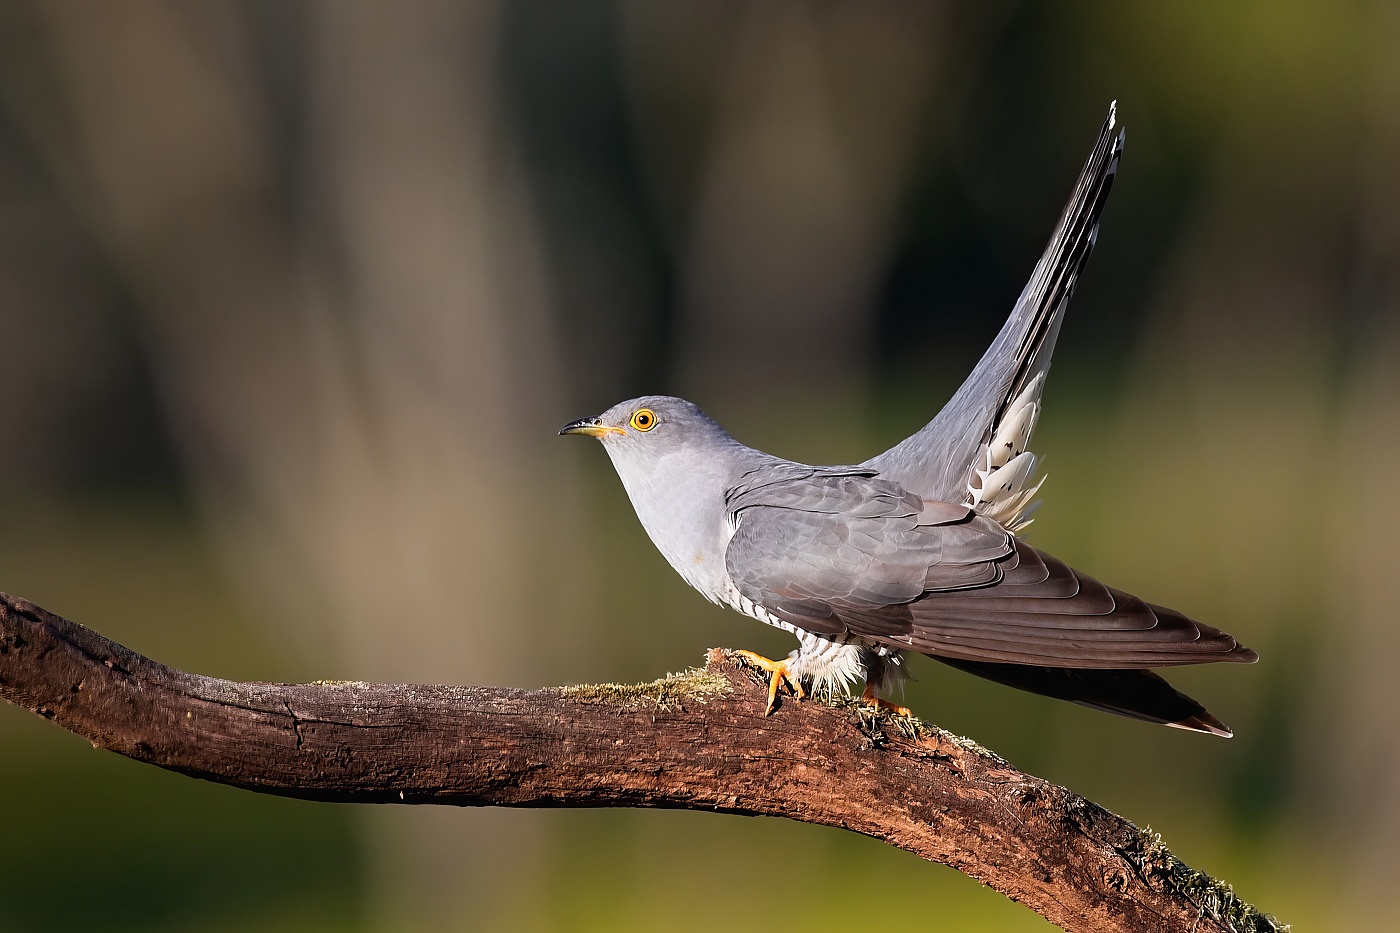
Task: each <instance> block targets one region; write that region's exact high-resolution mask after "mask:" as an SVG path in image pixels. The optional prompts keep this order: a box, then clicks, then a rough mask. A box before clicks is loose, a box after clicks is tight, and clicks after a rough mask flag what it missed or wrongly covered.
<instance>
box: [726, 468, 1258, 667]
mask: <svg viewBox="0 0 1400 933" xmlns="http://www.w3.org/2000/svg"><path fill="white" fill-rule="evenodd" d="M807 469H809V470H811V473H810V475H806V476H802V477H800V478H789V479H787V480H784V481H782V482H777V483H768V484H766V485H764V486H762V487H760V488H757V489H751V490H746V491H741V492H739V493H738V494H731V496H730V498H729V509H730V520H731V522H732V523H733V525H734V527H735V531H734V535H733V538H732V539H731V541H730V543H729V547H728V551H727V553H726V567H727V570H728V572H729V575H730V577H731V579H732V580H733V582H734V584H735V587H736V588H737V589H738V591H739V593H740V594H741V595H743V596H744V597H746V598H748V599H750V600H752V601H753V602H755V603H756V604H758V605H759V606H762V607H763V608H764V609H766V610H768V611H769V612H771V613H772V614H773V615H775V616H777V617H778V618H780V619H782V620H783V621H785V622H788V623H790V624H792V625H795V626H797V627H798V628H801V629H804V630H806V631H810V632H814V633H817V634H825V635H841V634H847V633H849V634H855V635H859V636H862V637H864V638H866V639H868V640H870V641H872V642H874V643H877V644H884V645H888V646H890V647H896V648H906V649H912V650H915V651H919V652H921V653H924V654H928V655H932V656H935V657H940V658H949V659H958V660H964V661H977V662H995V663H1001V664H1020V665H1034V666H1044V667H1055V668H1077V669H1113V668H1117V669H1137V668H1145V667H1160V666H1169V665H1178V664H1200V663H1204V662H1209V661H1253V660H1255V659H1256V655H1255V653H1254V652H1253V651H1252V650H1250V649H1248V648H1245V647H1244V646H1243V645H1240V644H1239V642H1237V641H1236V640H1235V639H1234V638H1233V637H1232V636H1230V635H1228V634H1226V633H1224V632H1221V631H1220V630H1218V629H1215V628H1212V627H1210V626H1208V625H1203V624H1201V623H1199V622H1195V621H1192V620H1191V619H1189V618H1187V617H1186V616H1184V615H1182V614H1181V613H1179V612H1175V611H1174V610H1171V609H1166V608H1163V607H1161V606H1156V605H1153V604H1151V603H1148V602H1145V601H1143V600H1141V599H1138V598H1137V597H1135V596H1131V595H1129V594H1127V593H1124V592H1122V591H1121V590H1117V589H1114V588H1112V587H1109V586H1105V585H1104V584H1102V583H1099V582H1098V581H1097V580H1095V579H1093V578H1092V577H1089V576H1087V575H1085V574H1081V573H1078V572H1077V571H1075V570H1073V569H1071V568H1070V567H1068V566H1066V565H1065V564H1064V563H1062V562H1061V561H1058V560H1056V559H1055V558H1053V557H1051V556H1049V555H1047V554H1043V553H1041V552H1040V551H1038V550H1036V549H1035V548H1033V547H1031V546H1030V545H1028V544H1026V543H1025V542H1023V541H1020V540H1017V539H1016V538H1014V537H1013V536H1012V535H1011V534H1010V533H1009V532H1007V531H1006V529H1004V528H1003V527H1002V526H1000V525H999V524H997V523H996V522H994V521H992V520H990V519H988V518H986V517H985V516H982V515H978V514H976V513H975V512H973V511H972V510H971V509H969V508H966V507H963V506H956V505H949V504H948V503H944V502H929V501H926V500H924V499H922V498H920V497H919V496H916V495H914V494H912V493H909V492H907V491H906V490H904V489H903V488H902V487H901V486H899V485H898V484H896V483H892V482H889V481H888V480H885V479H882V478H879V477H875V476H871V475H869V474H868V473H860V472H846V473H840V474H835V475H832V474H827V473H823V472H822V471H819V470H816V469H815V468H807Z"/></svg>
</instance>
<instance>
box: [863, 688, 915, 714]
mask: <svg viewBox="0 0 1400 933" xmlns="http://www.w3.org/2000/svg"><path fill="white" fill-rule="evenodd" d="M860 701H861V702H862V703H864V704H865V705H866V706H872V707H874V708H875V709H876V710H882V711H884V712H886V713H889V714H891V715H893V716H913V715H914V714H913V713H912V712H911V711H910V710H909V707H907V706H900V705H899V704H897V703H891V702H890V701H889V700H882V699H880V698H879V697H877V696H876V695H875V688H874V687H873V686H871V685H870V684H866V685H865V691H864V692H863V693H861V695H860Z"/></svg>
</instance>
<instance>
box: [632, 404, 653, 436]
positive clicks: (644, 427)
mask: <svg viewBox="0 0 1400 933" xmlns="http://www.w3.org/2000/svg"><path fill="white" fill-rule="evenodd" d="M631 423H632V427H634V428H636V429H637V430H638V431H650V430H651V429H652V428H654V427H656V412H654V411H652V410H651V409H650V408H638V409H637V410H636V411H634V412H632V420H631Z"/></svg>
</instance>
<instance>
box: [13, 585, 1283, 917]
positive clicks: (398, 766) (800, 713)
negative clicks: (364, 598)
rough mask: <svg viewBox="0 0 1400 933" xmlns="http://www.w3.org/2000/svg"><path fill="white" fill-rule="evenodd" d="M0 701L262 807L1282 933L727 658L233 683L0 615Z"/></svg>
mask: <svg viewBox="0 0 1400 933" xmlns="http://www.w3.org/2000/svg"><path fill="white" fill-rule="evenodd" d="M0 696H3V697H4V698H5V699H6V700H9V701H10V702H12V703H16V704H18V705H20V706H24V707H26V708H28V709H30V710H33V711H34V712H36V713H38V714H39V715H40V716H43V717H44V718H46V719H50V720H53V721H54V722H56V723H58V724H59V725H61V726H63V727H64V728H65V729H68V730H70V731H72V732H75V733H77V734H78V735H81V736H83V737H84V738H86V739H88V740H89V741H90V742H92V743H93V745H95V746H98V747H101V748H106V749H110V750H112V751H115V752H118V753H120V754H122V755H126V756H127V757H129V758H134V759H136V760H138V761H145V762H149V763H151V764H155V765H159V766H160V767H162V768H168V769H170V770H172V771H179V772H181V773H183V774H188V775H191V776H194V777H199V778H204V779H206V780H210V781H217V782H219V783H222V784H232V785H234V786H236V787H243V788H247V789H249V790H254V791H260V792H263V793H271V794H282V795H286V796H292V797H303V798H308V799H312V800H336V801H356V802H363V803H400V802H402V803H417V804H425V803H438V804H455V805H459V806H511V807H525V806H533V807H555V806H558V807H669V808H685V809H692V810H717V811H721V812H725V813H744V814H752V815H764V816H784V817H788V818H789V819H793V820H799V821H801V822H806V823H819V824H823V825H826V826H838V827H841V828H843V829H849V830H852V831H854V832H858V833H863V834H865V835H867V836H873V837H874V838H876V839H880V840H883V841H885V842H887V843H889V844H890V845H894V846H898V847H899V848H902V849H906V850H908V851H910V852H913V853H915V854H916V855H919V856H921V857H923V858H925V859H928V860H930V861H934V862H942V863H943V864H945V865H951V866H952V867H954V868H956V869H958V870H959V871H962V872H965V873H966V874H968V875H971V876H972V877H973V878H976V879H978V880H979V881H982V882H984V883H986V884H988V885H990V886H991V887H993V888H995V889H997V890H998V891H1000V892H1002V893H1003V894H1005V895H1007V896H1008V897H1010V898H1012V899H1013V900H1017V901H1021V902H1022V903H1024V904H1026V905H1027V906H1028V907H1030V908H1031V909H1032V910H1034V911H1036V912H1037V913H1039V914H1041V915H1042V916H1044V917H1046V918H1047V919H1048V920H1051V921H1052V922H1054V923H1057V924H1059V925H1060V926H1062V927H1064V928H1065V929H1066V930H1071V931H1124V933H1126V931H1142V930H1153V931H1169V930H1182V931H1188V930H1190V931H1199V933H1206V931H1225V930H1240V931H1244V930H1250V931H1262V930H1275V929H1279V928H1280V927H1278V926H1277V925H1276V924H1275V922H1274V921H1273V920H1272V919H1271V918H1268V917H1266V916H1264V915H1263V914H1260V913H1259V912H1258V911H1257V910H1255V909H1254V908H1253V907H1250V906H1249V905H1247V904H1244V903H1243V902H1241V901H1240V900H1238V899H1237V898H1235V897H1234V896H1233V895H1232V894H1231V893H1230V892H1229V889H1228V888H1227V887H1226V886H1225V885H1222V884H1220V883H1219V882H1217V881H1214V880H1213V879H1211V878H1209V877H1207V876H1205V875H1202V874H1200V873H1199V872H1195V871H1193V870H1191V869H1189V868H1187V867H1186V866H1185V865H1183V864H1182V863H1181V862H1180V861H1178V860H1177V859H1176V858H1175V857H1174V856H1172V855H1171V853H1170V852H1168V851H1167V849H1166V848H1165V847H1164V846H1162V844H1161V842H1160V841H1159V840H1158V839H1157V838H1156V837H1155V836H1153V835H1151V834H1148V833H1144V832H1143V831H1141V830H1139V829H1138V828H1137V827H1136V826H1134V825H1133V824H1131V823H1129V822H1128V821H1126V820H1124V819H1122V818H1120V817H1118V816H1115V815H1114V814H1112V813H1110V812H1108V811H1107V810H1105V809H1103V808H1102V807H1100V806H1097V805H1096V804H1093V803H1090V802H1089V801H1087V800H1085V799H1084V798H1082V797H1080V796H1078V795H1077V794H1074V793H1072V792H1070V791H1068V790H1066V789H1065V788H1063V787H1059V786H1057V785H1055V784H1051V783H1049V782H1047V781H1043V780H1041V779H1040V778H1037V777H1034V776H1032V775H1029V774H1025V773H1022V772H1021V771H1018V770H1017V769H1016V768H1014V767H1012V766H1011V765H1010V764H1008V763H1007V762H1005V761H1003V760H1002V759H1001V758H999V757H997V756H996V755H994V754H992V753H991V752H988V751H986V750H984V749H982V748H979V747H978V746H977V745H975V744H973V743H971V742H969V741H967V740H966V739H960V738H957V737H955V736H952V735H950V734H949V733H947V732H944V731H942V730H940V729H936V728H933V727H929V726H925V725H923V724H922V723H918V722H917V721H908V720H899V719H891V718H888V717H876V716H872V714H870V713H869V712H867V711H864V710H863V708H856V707H854V706H853V705H846V706H841V705H837V706H829V705H826V704H822V703H817V702H813V701H808V702H803V703H793V702H791V701H789V702H787V703H784V704H783V705H782V707H780V708H779V709H778V710H777V712H776V713H775V715H773V716H771V717H767V718H765V717H764V716H763V715H762V713H763V705H764V704H763V687H762V685H761V683H760V682H759V678H758V677H757V675H755V674H754V673H752V672H750V671H748V670H746V669H744V668H742V667H740V666H739V664H738V663H737V662H736V661H735V660H733V659H732V657H730V656H729V655H728V654H727V653H726V652H724V651H722V650H720V649H715V650H713V651H711V652H710V656H709V663H708V665H707V666H706V667H705V668H704V669H703V670H695V671H690V672H687V673H685V674H680V675H671V676H668V677H667V678H664V679H662V680H659V681H656V682H655V683H651V684H641V685H633V686H618V685H598V686H585V687H564V688H554V689H548V690H512V689H504V688H488V687H445V686H412V685H404V684H364V683H312V684H270V683H237V682H234V681H228V680H218V679H215V678H212V677H203V676H200V675H197V674H187V673H184V672H183V671H178V670H173V669H171V668H168V667H165V666H164V665H161V664H158V663H156V662H154V661H151V660H149V659H147V658H144V657H142V656H141V655H139V654H136V653H135V652H133V651H130V650H128V649H127V648H124V647H122V646H121V645H118V644H115V643H114V642H111V641H108V640H107V639H105V638H103V637H102V636H101V635H98V634H97V633H96V632H93V631H91V630H89V629H87V628H84V627H83V626H81V625H78V624H76V623H73V622H69V621H67V620H66V619H62V618H59V617H58V616H55V615H52V614H51V613H48V612H45V611H44V610H43V609H40V608H39V607H37V606H34V605H33V604H31V603H28V602H26V601H24V600H22V599H16V598H14V597H10V596H5V595H3V594H0Z"/></svg>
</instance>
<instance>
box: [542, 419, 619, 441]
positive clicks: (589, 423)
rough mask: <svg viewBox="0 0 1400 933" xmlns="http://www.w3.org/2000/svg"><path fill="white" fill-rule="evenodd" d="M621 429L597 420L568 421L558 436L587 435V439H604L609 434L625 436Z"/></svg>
mask: <svg viewBox="0 0 1400 933" xmlns="http://www.w3.org/2000/svg"><path fill="white" fill-rule="evenodd" d="M626 433H627V432H626V431H624V430H622V429H621V428H614V427H611V426H609V425H606V424H603V422H602V421H600V420H599V419H597V418H580V419H578V420H577V421H570V422H569V423H568V424H566V425H564V426H563V427H562V428H560V429H559V436H560V437H563V436H564V435H565V434H587V435H588V436H589V437H606V436H607V435H609V434H626Z"/></svg>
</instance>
